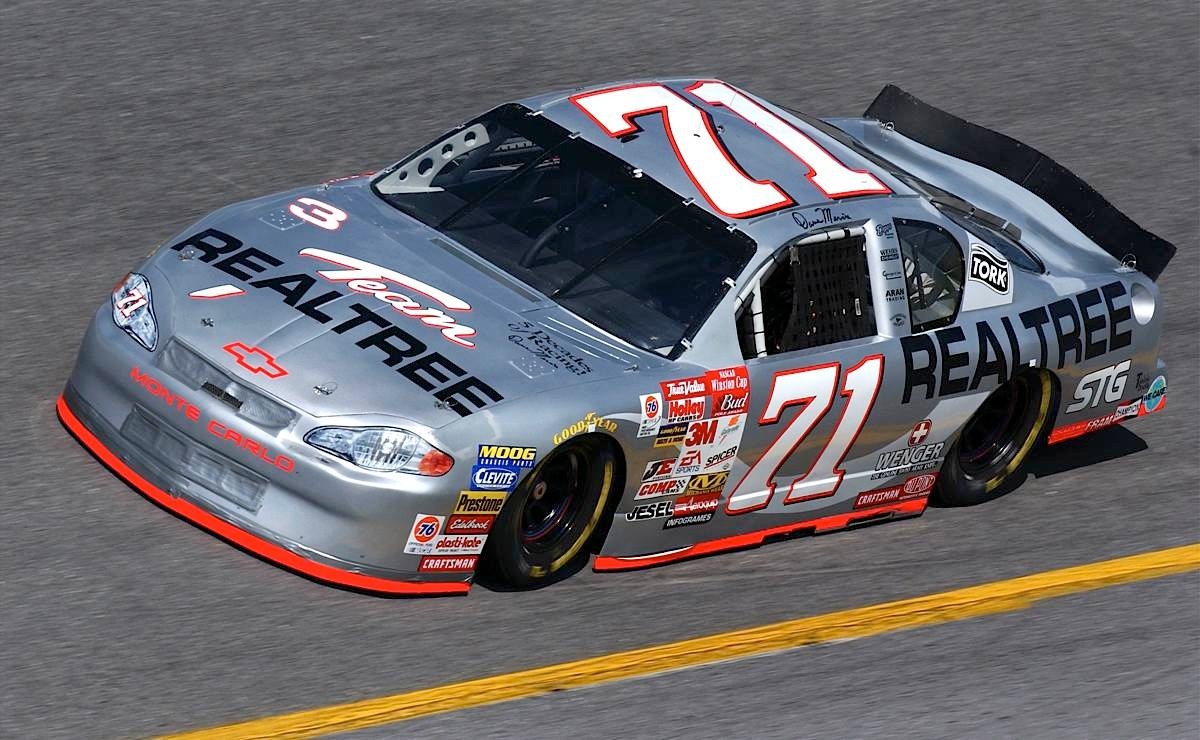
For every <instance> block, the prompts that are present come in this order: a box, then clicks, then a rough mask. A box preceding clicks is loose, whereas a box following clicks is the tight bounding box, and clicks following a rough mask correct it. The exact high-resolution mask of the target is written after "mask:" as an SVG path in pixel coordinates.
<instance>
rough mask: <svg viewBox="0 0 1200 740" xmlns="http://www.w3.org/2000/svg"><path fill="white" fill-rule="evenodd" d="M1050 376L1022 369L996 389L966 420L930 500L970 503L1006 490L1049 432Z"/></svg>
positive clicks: (1053, 399) (1051, 392) (1053, 389)
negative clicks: (1022, 370)
mask: <svg viewBox="0 0 1200 740" xmlns="http://www.w3.org/2000/svg"><path fill="white" fill-rule="evenodd" d="M1055 395H1056V392H1055V387H1054V380H1053V379H1052V378H1051V376H1050V373H1048V372H1045V371H1030V372H1023V373H1021V374H1019V375H1017V376H1015V377H1014V378H1013V379H1012V380H1010V381H1009V382H1007V383H1005V384H1004V385H1002V386H1000V387H999V388H997V389H996V390H995V391H994V392H993V393H992V395H990V396H988V398H987V400H986V401H984V402H983V405H982V406H980V407H979V409H978V410H976V412H975V414H974V415H972V416H971V418H970V419H968V420H967V423H966V424H965V425H964V426H963V428H962V432H961V433H960V434H959V436H958V440H957V441H956V442H955V443H954V446H953V447H952V448H951V449H950V453H949V454H948V455H946V462H945V463H944V464H943V465H942V474H941V476H940V478H939V480H938V487H937V490H936V493H935V500H936V501H937V502H938V503H940V504H943V505H945V506H970V505H972V504H979V503H983V502H984V501H988V500H991V499H993V498H996V497H998V496H1001V495H1003V494H1004V493H1006V492H1007V491H1008V490H1009V488H1010V487H1012V485H1013V484H1015V483H1019V482H1020V478H1019V477H1018V474H1019V473H1020V472H1021V469H1022V468H1023V467H1024V465H1025V463H1026V462H1028V460H1029V456H1030V453H1032V452H1033V450H1034V449H1035V448H1036V447H1037V445H1038V444H1039V443H1040V442H1041V441H1042V440H1043V439H1044V437H1045V435H1046V434H1047V432H1048V431H1049V425H1050V419H1051V416H1052V415H1053V409H1054V403H1055V400H1056V399H1055Z"/></svg>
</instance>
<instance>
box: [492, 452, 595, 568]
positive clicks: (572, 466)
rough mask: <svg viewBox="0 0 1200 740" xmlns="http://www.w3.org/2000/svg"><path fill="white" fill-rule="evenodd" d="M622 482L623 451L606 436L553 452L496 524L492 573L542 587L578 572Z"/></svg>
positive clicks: (526, 480)
mask: <svg viewBox="0 0 1200 740" xmlns="http://www.w3.org/2000/svg"><path fill="white" fill-rule="evenodd" d="M617 485H618V484H617V456H616V453H615V452H614V450H613V446H612V444H611V443H609V442H608V441H607V440H606V439H604V438H602V437H598V436H584V437H580V438H578V439H575V440H572V441H571V442H570V443H568V444H565V445H563V446H562V447H559V448H558V449H556V450H554V451H553V452H551V453H550V454H549V455H547V456H546V458H545V459H544V460H542V462H540V463H539V464H538V466H537V467H536V468H534V469H533V471H532V472H531V473H530V474H529V475H528V476H526V478H525V480H524V481H522V482H521V485H520V486H518V487H517V490H516V491H514V492H513V494H512V495H511V496H509V499H508V501H506V502H505V503H504V508H503V509H502V510H501V511H500V515H499V516H498V517H497V518H496V523H495V524H493V525H492V531H491V534H490V535H489V536H488V541H487V547H486V549H485V550H484V554H483V562H482V566H483V568H484V569H485V570H486V573H487V575H489V576H491V577H493V578H495V579H497V580H499V581H501V582H503V583H504V584H506V585H508V586H511V587H515V588H537V587H540V586H544V585H546V584H548V583H552V582H554V581H555V580H557V579H558V578H560V577H563V576H565V575H569V574H570V573H573V572H575V570H576V569H574V568H573V566H576V565H578V564H579V563H580V561H581V560H583V559H586V558H587V557H588V556H589V555H590V551H589V548H588V545H589V541H590V540H591V539H592V538H593V537H595V536H596V533H597V532H598V531H600V529H601V524H602V520H603V518H604V514H605V512H606V510H607V508H608V505H609V502H610V500H611V499H612V496H613V495H614V494H613V492H614V490H615V489H616V488H617Z"/></svg>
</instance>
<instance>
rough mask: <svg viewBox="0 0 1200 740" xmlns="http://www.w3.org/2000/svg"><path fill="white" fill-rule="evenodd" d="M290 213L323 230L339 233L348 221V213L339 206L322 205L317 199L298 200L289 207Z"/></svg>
mask: <svg viewBox="0 0 1200 740" xmlns="http://www.w3.org/2000/svg"><path fill="white" fill-rule="evenodd" d="M288 212H289V213H291V214H292V215H293V216H295V217H296V218H298V219H302V220H304V221H307V222H309V223H310V224H312V225H313V226H320V227H321V228H322V229H328V230H330V231H337V228H338V227H339V226H341V225H342V222H343V221H345V220H346V218H347V216H346V212H345V211H343V210H342V209H341V208H338V207H337V206H331V205H329V204H328V203H322V202H321V201H319V200H317V199H316V198H298V199H297V200H296V202H295V203H292V204H291V205H289V206H288Z"/></svg>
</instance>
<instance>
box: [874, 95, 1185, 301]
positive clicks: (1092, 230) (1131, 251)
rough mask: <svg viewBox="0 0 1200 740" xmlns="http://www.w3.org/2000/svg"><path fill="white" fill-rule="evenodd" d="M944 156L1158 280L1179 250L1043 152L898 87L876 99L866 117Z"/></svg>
mask: <svg viewBox="0 0 1200 740" xmlns="http://www.w3.org/2000/svg"><path fill="white" fill-rule="evenodd" d="M863 115H864V116H866V117H867V118H874V119H876V120H878V121H881V122H884V123H889V124H891V125H892V126H894V127H895V130H896V131H898V132H900V133H901V134H903V135H904V136H907V137H908V138H910V139H912V140H913V141H916V142H918V143H920V144H924V145H925V146H927V147H929V148H931V149H936V150H937V151H939V152H942V153H943V154H948V155H950V156H951V157H956V158H958V159H962V160H965V161H967V162H970V163H972V164H976V165H979V166H980V167H986V168H987V169H989V170H991V171H993V172H995V173H996V174H998V175H1002V176H1004V177H1006V178H1008V179H1009V180H1012V181H1013V182H1015V183H1016V184H1018V185H1020V186H1021V187H1023V188H1025V189H1026V190H1028V191H1029V192H1031V193H1033V194H1034V195H1036V196H1038V197H1039V198H1041V199H1042V200H1044V201H1046V203H1048V204H1050V206H1051V207H1052V208H1054V210H1056V211H1058V212H1059V213H1060V214H1062V216H1063V217H1064V218H1066V219H1067V220H1068V221H1070V222H1071V223H1072V224H1073V225H1074V226H1075V228H1077V229H1079V230H1080V231H1081V232H1083V234H1084V235H1085V236H1087V237H1088V238H1089V239H1091V240H1092V241H1094V242H1095V243H1096V244H1097V245H1099V246H1100V248H1101V249H1103V250H1104V251H1105V252H1108V253H1109V254H1111V255H1112V256H1113V257H1115V258H1116V259H1117V260H1119V261H1121V262H1123V263H1124V262H1126V261H1128V259H1129V258H1130V257H1132V258H1133V259H1134V260H1136V261H1137V264H1136V267H1137V269H1138V270H1140V271H1141V272H1143V273H1145V274H1146V275H1147V276H1148V277H1149V278H1150V279H1151V280H1158V276H1159V275H1161V274H1162V271H1163V269H1164V268H1165V267H1166V266H1167V263H1168V262H1170V261H1171V257H1173V256H1174V255H1175V247H1174V246H1173V245H1172V244H1171V243H1170V242H1168V241H1166V240H1165V239H1162V238H1160V237H1158V236H1155V235H1154V234H1151V233H1150V232H1149V231H1146V230H1145V229H1143V228H1142V227H1140V226H1138V225H1137V224H1136V223H1134V222H1133V219H1131V218H1129V217H1128V216H1126V215H1125V214H1124V213H1121V212H1120V211H1119V210H1117V208H1116V206H1114V205H1113V204H1111V203H1109V202H1108V201H1107V200H1105V199H1104V196H1102V195H1100V193H1097V192H1096V191H1095V190H1093V189H1092V187H1091V186H1089V185H1088V184H1087V183H1086V182H1084V181H1083V180H1080V179H1079V178H1078V177H1076V176H1075V175H1073V174H1072V173H1071V172H1070V171H1069V170H1068V169H1067V168H1066V167H1063V166H1062V165H1060V164H1059V163H1057V162H1055V161H1054V160H1053V159H1050V158H1049V157H1047V156H1046V155H1045V154H1042V153H1041V152H1039V151H1038V150H1036V149H1034V148H1033V147H1031V146H1027V145H1025V144H1022V143H1021V142H1019V141H1017V140H1016V139H1013V138H1010V137H1008V136H1005V135H1004V134H1000V133H996V132H995V131H992V130H990V129H986V128H984V127H982V126H977V125H975V124H973V123H971V122H969V121H964V120H963V119H961V118H958V117H957V116H953V115H951V114H949V113H946V112H945V111H943V110H940V109H938V108H935V107H933V106H932V105H928V104H926V103H923V102H921V101H920V100H918V99H917V98H915V97H913V96H912V95H910V94H908V93H906V92H904V91H903V90H901V89H900V88H898V87H896V86H895V85H888V86H887V87H885V88H883V90H881V91H880V92H879V94H878V95H876V96H875V100H873V101H872V102H871V106H870V107H869V108H867V110H866V112H865V113H863Z"/></svg>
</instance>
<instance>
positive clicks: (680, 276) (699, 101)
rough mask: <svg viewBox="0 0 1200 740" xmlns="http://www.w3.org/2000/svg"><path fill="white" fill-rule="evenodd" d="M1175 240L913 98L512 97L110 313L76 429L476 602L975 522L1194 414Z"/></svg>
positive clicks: (393, 581)
mask: <svg viewBox="0 0 1200 740" xmlns="http://www.w3.org/2000/svg"><path fill="white" fill-rule="evenodd" d="M1173 253H1174V248H1173V247H1172V246H1171V245H1170V244H1168V243H1167V242H1165V241H1163V240H1162V239H1160V238H1158V237H1156V236H1154V235H1153V234H1150V233H1149V232H1147V231H1144V230H1143V229H1141V228H1140V227H1138V226H1137V225H1136V224H1134V223H1133V222H1132V221H1131V220H1129V219H1128V218H1126V217H1125V216H1124V215H1122V214H1121V213H1120V212H1119V211H1117V210H1116V209H1115V208H1114V207H1113V206H1111V205H1110V204H1109V203H1108V202H1107V201H1105V200H1104V199H1103V198H1102V197H1101V196H1100V195H1099V194H1098V193H1096V192H1095V191H1094V190H1092V189H1091V188H1090V187H1088V186H1087V185H1086V184H1085V183H1083V182H1082V181H1081V180H1079V179H1078V178H1077V177H1075V176H1074V175H1072V174H1071V173H1070V172H1068V171H1067V170H1066V169H1064V168H1063V167H1061V166H1060V165H1058V164H1056V163H1055V162H1053V161H1051V160H1050V159H1048V158H1047V157H1045V156H1043V155H1041V154H1039V153H1038V152H1037V151H1035V150H1033V149H1031V148H1029V147H1027V146H1025V145H1023V144H1021V143H1019V142H1017V141H1014V140H1012V139H1010V138H1008V137H1005V136H1003V135H1001V134H998V133H995V132H992V131H989V130H987V129H984V128H981V127H979V126H976V125H973V124H970V123H968V122H966V121H963V120H961V119H958V118H956V117H954V116H951V115H949V114H947V113H944V112H942V111H940V110H938V109H936V108H933V107H931V106H928V105H926V104H924V103H922V102H921V101H919V100H917V99H916V98H914V97H912V96H911V95H908V94H907V93H904V92H903V91H901V90H899V89H898V88H895V87H891V86H889V87H887V88H885V89H884V90H883V92H881V93H880V95H879V96H878V97H877V98H876V99H875V101H874V102H873V103H872V104H871V106H870V108H868V110H867V111H866V113H865V114H864V116H863V117H861V118H846V119H830V120H819V119H815V118H810V117H808V116H805V115H802V114H800V113H796V112H793V111H790V110H788V109H785V108H783V107H780V106H778V105H774V104H772V103H769V102H767V101H766V100H763V99H762V98H759V97H756V96H754V95H752V94H750V93H748V92H745V91H743V90H740V89H738V88H736V87H733V86H731V85H728V84H726V83H724V82H720V81H716V80H668V81H661V82H632V83H626V84H620V85H613V86H602V87H596V88H588V89H582V90H577V91H572V92H569V93H553V94H547V95H542V96H539V97H534V98H530V99H527V100H523V101H520V102H515V103H509V104H506V105H501V106H500V107H498V108H495V109H494V110H492V111H489V112H488V113H485V114H483V115H482V116H480V117H479V118H476V119H474V120H472V121H470V122H468V123H466V124H463V125H461V126H458V127H457V128H455V129H453V130H451V131H450V132H449V133H447V134H446V135H444V136H442V137H441V138H439V139H437V140H436V141H434V142H433V143H432V144H430V145H428V146H426V147H424V148H422V149H420V150H418V151H417V152H416V153H414V154H412V155H411V156H409V157H407V158H405V159H404V160H402V161H400V162H399V163H398V164H395V165H392V166H391V167H388V168H387V169H385V170H383V171H382V172H380V173H378V174H377V175H374V176H370V175H361V176H354V177H348V178H342V179H340V180H334V181H330V182H327V183H324V184H322V185H318V186H314V187H305V188H300V189H298V190H294V191H291V192H287V193H283V194H280V195H272V196H267V197H264V198H259V199H257V200H252V201H248V202H245V203H240V204H237V205H232V206H229V207H227V208H224V209H222V210H220V211H217V212H216V213H213V214H212V215H210V216H207V217H205V218H204V219H202V220H201V221H200V222H199V223H197V224H195V225H194V226H192V227H190V228H188V229H187V230H185V231H184V232H183V233H181V234H179V235H178V236H176V237H175V238H173V239H171V240H170V241H168V242H166V243H165V244H164V245H163V246H162V247H161V248H159V249H158V250H157V251H155V252H154V253H153V254H152V255H151V256H150V257H149V258H148V259H146V260H145V262H144V263H143V264H142V265H140V266H139V267H138V268H137V269H136V271H135V272H132V273H130V274H129V275H128V276H126V277H125V278H124V279H123V280H122V281H121V282H120V284H119V285H118V286H117V287H116V289H115V290H114V291H113V293H112V297H111V300H110V301H109V302H106V303H105V304H104V305H103V306H102V307H101V308H100V309H99V311H98V312H97V313H96V315H95V317H94V318H93V320H92V322H91V325H90V327H89V328H88V331H87V334H86V336H85V337H84V339H83V345H82V347H81V349H80V352H79V357H78V361H77V364H76V366H75V369H74V372H73V373H72V374H71V377H70V379H69V381H68V382H67V385H66V389H65V391H64V393H63V395H62V397H61V398H60V399H59V402H58V413H59V416H60V418H61V419H62V421H63V423H64V424H65V425H66V427H67V428H68V429H69V430H70V431H71V433H72V434H74V435H75V437H77V438H78V439H79V441H80V442H82V443H83V445H84V446H85V447H87V448H88V449H89V450H90V451H91V452H92V453H93V454H95V455H96V456H97V457H98V458H99V459H100V460H101V461H102V462H104V463H105V464H106V465H108V466H109V467H110V468H111V469H112V470H113V471H114V472H116V473H117V474H118V475H119V476H121V477H122V478H123V479H125V480H126V481H127V482H128V483H129V484H131V485H132V486H133V487H134V488H136V489H137V490H138V491H140V492H141V493H142V494H144V495H145V496H147V497H148V498H150V499H151V500H153V501H154V502H155V503H157V504H159V505H160V506H162V507H164V508H166V509H168V510H170V511H171V512H173V513H175V514H177V515H179V516H180V517H182V518H184V519H187V520H189V521H191V522H193V523H195V524H197V525H199V526H201V527H204V528H205V529H208V530H210V531H211V532H213V533H215V534H217V535H218V536H220V537H223V538H225V539H226V540H228V541H230V542H232V543H233V544H235V545H238V546H240V547H242V548H244V549H245V550H248V551H250V552H252V553H254V554H256V555H259V556H261V557H263V558H265V559H268V560H271V561H274V562H277V563H279V564H280V565H283V566H285V567H287V568H290V569H292V570H294V571H297V572H299V573H302V574H305V575H307V576H310V577H312V578H315V579H318V580H321V581H325V582H329V583H334V584H339V585H342V586H346V587H350V588H356V589H362V590H367V591H373V592H379V593H389V594H448V593H464V592H466V591H467V590H468V589H469V588H470V584H471V582H472V580H473V579H474V577H475V575H476V573H477V572H482V573H486V574H490V576H491V577H492V578H493V579H494V580H496V581H499V582H503V583H506V584H508V585H510V586H516V587H531V586H539V585H543V584H546V583H549V582H551V581H553V580H556V579H559V578H562V577H563V576H565V575H567V574H569V573H571V572H574V571H575V570H577V569H578V568H579V567H580V566H581V565H583V564H585V563H586V562H587V559H588V558H589V557H590V556H591V555H592V554H595V555H596V558H595V560H594V561H593V562H592V564H593V567H594V568H595V569H596V570H605V571H607V570H624V569H631V568H641V567H646V566H652V565H659V564H662V563H668V562H671V561H675V560H680V559H683V558H691V557H695V556H699V555H705V554H709V553H714V552H720V551H724V550H731V549H735V548H742V547H749V546H755V545H759V544H762V543H763V542H764V541H767V540H770V539H776V538H780V537H785V536H789V535H794V534H802V533H811V532H825V531H829V530H835V529H842V528H845V527H849V526H851V525H856V524H860V523H864V522H873V521H878V520H885V519H899V518H904V517H911V516H917V515H919V514H921V513H922V511H924V509H925V507H926V504H927V502H928V501H929V500H930V498H931V497H932V498H935V499H937V500H940V501H941V502H943V503H945V504H948V505H962V504H973V503H978V502H981V501H985V500H987V499H990V498H992V497H995V496H997V495H1000V494H1002V493H1004V492H1005V491H1007V490H1008V489H1010V488H1012V487H1013V486H1015V485H1017V484H1019V482H1020V481H1021V480H1022V477H1023V476H1022V473H1021V471H1022V467H1023V465H1024V464H1025V463H1026V462H1027V461H1028V459H1029V457H1030V453H1031V452H1032V451H1033V450H1034V449H1035V448H1036V447H1037V446H1038V445H1039V444H1043V443H1050V444H1054V443H1057V442H1060V441H1062V440H1065V439H1069V438H1072V437H1075V436H1078V435H1082V434H1085V433H1088V432H1091V431H1094V430H1097V429H1101V428H1104V427H1106V426H1109V425H1112V424H1119V423H1122V422H1124V421H1126V420H1128V419H1132V418H1133V417H1137V416H1142V415H1144V414H1148V413H1152V412H1155V411H1158V410H1159V409H1161V408H1162V407H1163V404H1164V403H1165V401H1166V383H1167V381H1166V370H1165V367H1164V365H1163V363H1162V361H1161V360H1159V358H1158V350H1159V347H1158V345H1159V335H1160V330H1161V326H1162V307H1161V306H1160V303H1159V293H1158V289H1157V287H1156V285H1155V282H1154V281H1155V280H1156V279H1157V277H1158V276H1159V274H1160V273H1161V272H1162V270H1163V268H1164V267H1165V265H1166V264H1167V262H1168V261H1169V260H1170V258H1171V256H1172V254H1173Z"/></svg>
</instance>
